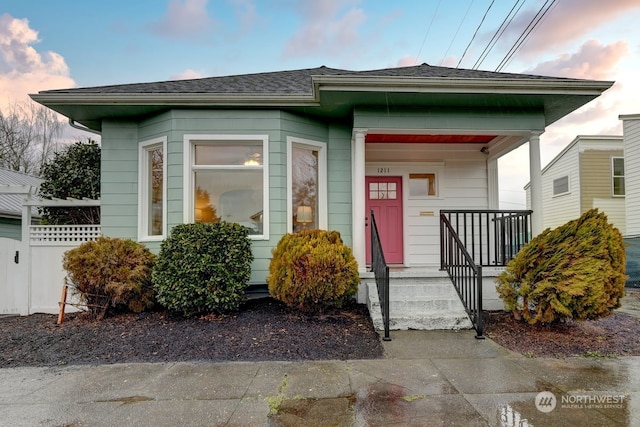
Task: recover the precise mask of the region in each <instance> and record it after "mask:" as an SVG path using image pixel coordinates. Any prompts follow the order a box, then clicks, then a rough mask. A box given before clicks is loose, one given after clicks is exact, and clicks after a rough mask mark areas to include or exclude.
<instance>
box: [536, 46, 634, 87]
mask: <svg viewBox="0 0 640 427" xmlns="http://www.w3.org/2000/svg"><path fill="white" fill-rule="evenodd" d="M628 53H629V47H628V45H627V43H626V42H625V41H619V42H616V43H613V44H609V45H602V44H601V43H600V42H599V41H598V40H589V41H587V42H586V43H584V44H583V45H582V46H581V47H580V50H578V52H576V53H573V54H562V55H560V56H558V57H557V58H556V59H554V60H551V61H546V62H542V63H540V64H538V65H536V66H535V67H534V68H533V69H531V70H528V71H526V72H527V73H529V74H540V75H545V76H559V77H571V78H578V79H593V80H607V79H609V80H611V79H612V78H613V75H614V69H615V66H616V65H617V64H618V62H620V60H621V59H622V58H624V57H625V56H627V54H628Z"/></svg>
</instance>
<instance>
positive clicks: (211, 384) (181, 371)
mask: <svg viewBox="0 0 640 427" xmlns="http://www.w3.org/2000/svg"><path fill="white" fill-rule="evenodd" d="M392 338H393V340H392V341H391V342H385V343H384V346H385V352H386V358H385V359H376V360H349V361H312V362H311V361H310V362H259V363H165V364H144V363H143V364H120V365H101V366H68V367H50V368H8V369H0V425H3V426H5V425H6V426H56V427H57V426H66V427H72V426H73V427H76V426H77V427H79V426H176V425H180V426H296V427H298V426H323V427H324V426H444V425H453V426H485V425H489V426H566V425H580V426H617V425H620V426H637V425H640V357H624V358H616V359H611V358H568V359H540V358H526V357H523V356H521V355H519V354H515V353H511V352H509V351H508V350H506V349H504V348H503V347H500V346H499V345H497V344H496V343H494V342H493V341H491V340H490V339H486V340H476V339H475V338H474V334H473V332H471V331H461V332H444V331H393V332H392Z"/></svg>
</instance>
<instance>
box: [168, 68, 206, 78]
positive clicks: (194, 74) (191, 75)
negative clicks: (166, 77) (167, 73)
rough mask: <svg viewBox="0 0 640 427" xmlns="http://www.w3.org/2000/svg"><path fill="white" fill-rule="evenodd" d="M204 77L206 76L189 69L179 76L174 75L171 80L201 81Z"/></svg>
mask: <svg viewBox="0 0 640 427" xmlns="http://www.w3.org/2000/svg"><path fill="white" fill-rule="evenodd" d="M202 77H204V74H203V73H201V72H200V71H195V70H192V69H191V68H188V69H186V70H184V71H182V72H180V73H178V74H173V75H172V76H171V77H170V79H171V80H190V79H199V78H202Z"/></svg>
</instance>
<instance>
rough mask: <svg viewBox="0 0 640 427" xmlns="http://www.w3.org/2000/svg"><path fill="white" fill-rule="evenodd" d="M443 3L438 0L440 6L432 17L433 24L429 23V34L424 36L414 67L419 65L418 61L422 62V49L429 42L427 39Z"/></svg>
mask: <svg viewBox="0 0 640 427" xmlns="http://www.w3.org/2000/svg"><path fill="white" fill-rule="evenodd" d="M441 2H442V0H438V5H437V6H436V11H435V12H434V13H433V16H432V17H431V22H429V27H427V32H426V33H425V35H424V38H423V39H422V44H421V45H420V50H419V51H418V54H417V55H416V60H415V62H414V63H413V65H418V61H419V60H420V54H422V48H423V47H424V42H426V41H427V37H428V36H429V32H430V31H431V26H432V25H433V21H434V20H435V19H436V15H437V14H438V9H440V3H441Z"/></svg>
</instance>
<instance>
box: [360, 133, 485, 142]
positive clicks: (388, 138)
mask: <svg viewBox="0 0 640 427" xmlns="http://www.w3.org/2000/svg"><path fill="white" fill-rule="evenodd" d="M495 137H496V135H420V134H413V135H407V134H382V133H369V134H367V136H366V137H365V142H366V143H408V144H488V143H489V142H491V141H492V140H493V139H494V138H495Z"/></svg>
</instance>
